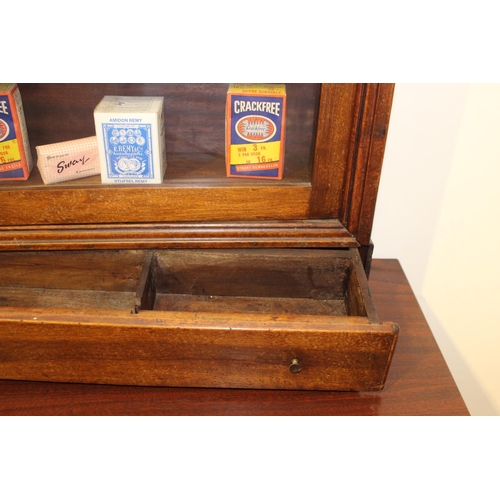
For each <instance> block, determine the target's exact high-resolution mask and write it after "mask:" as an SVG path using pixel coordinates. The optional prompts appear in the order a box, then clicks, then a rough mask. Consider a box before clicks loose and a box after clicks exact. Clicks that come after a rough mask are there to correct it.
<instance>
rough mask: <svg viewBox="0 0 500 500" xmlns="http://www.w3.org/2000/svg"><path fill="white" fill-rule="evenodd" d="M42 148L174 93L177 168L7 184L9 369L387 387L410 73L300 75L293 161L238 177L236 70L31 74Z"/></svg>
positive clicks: (288, 156) (169, 131)
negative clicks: (381, 277)
mask: <svg viewBox="0 0 500 500" xmlns="http://www.w3.org/2000/svg"><path fill="white" fill-rule="evenodd" d="M19 88H20V91H21V97H22V100H23V105H24V112H25V117H26V123H27V128H28V134H29V139H30V143H31V149H32V153H33V156H34V159H35V161H36V151H35V147H36V146H39V145H43V144H51V143H55V142H62V141H66V140H71V139H78V138H83V137H88V136H91V135H95V126H94V121H93V110H94V108H95V106H96V105H97V104H98V103H99V101H100V100H101V99H102V97H103V96H105V95H132V96H138V95H144V96H158V95H160V96H163V97H164V106H165V109H164V113H165V134H166V149H167V170H166V174H165V177H164V180H163V183H162V184H157V185H147V186H145V185H140V186H137V185H118V186H116V185H109V184H107V185H104V184H102V183H101V179H100V176H94V177H89V178H85V179H79V180H76V181H69V182H65V183H60V184H53V185H44V184H43V182H42V180H41V177H40V174H39V172H38V170H37V168H36V166H35V167H34V169H33V171H32V173H31V175H30V178H29V179H28V180H27V181H8V182H1V183H0V207H1V210H0V252H1V253H0V259H1V263H2V272H1V275H0V378H2V379H12V380H35V381H53V382H80V383H99V384H126V385H153V386H171V387H221V388H224V387H227V388H261V389H304V390H307V389H310V390H343V391H347V390H351V391H364V390H380V389H382V388H383V386H384V383H385V379H386V375H387V373H388V370H389V368H390V363H391V359H392V355H393V352H394V349H395V346H396V341H397V336H398V331H399V328H398V326H397V325H396V324H394V323H382V322H380V321H379V319H378V317H377V313H376V311H375V308H374V306H373V303H372V300H371V296H370V290H369V285H368V275H369V270H370V259H371V250H372V244H371V240H370V235H371V228H372V222H373V215H374V210H375V203H376V197H377V190H378V184H379V178H380V172H381V167H382V160H383V153H384V148H385V142H386V136H387V130H388V124H389V117H390V109H391V103H392V96H393V90H394V87H393V85H392V84H288V85H287V86H286V90H287V118H286V146H285V167H284V176H283V179H281V180H262V179H235V178H227V177H226V170H225V157H224V151H225V148H224V140H225V134H224V128H225V100H226V92H227V89H228V85H227V84H20V85H19Z"/></svg>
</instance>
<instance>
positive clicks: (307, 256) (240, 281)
mask: <svg viewBox="0 0 500 500" xmlns="http://www.w3.org/2000/svg"><path fill="white" fill-rule="evenodd" d="M357 255H358V254H357V252H356V250H351V249H346V250H319V249H318V250H316V249H315V250H296V249H237V250H235V249H227V250H226V249H219V250H216V249H210V250H199V249H196V250H164V251H161V250H160V251H157V252H155V253H154V255H153V256H152V259H151V262H150V271H149V277H148V279H147V280H146V282H147V285H146V286H145V290H144V292H143V294H142V295H144V296H145V297H148V300H145V301H144V307H143V308H144V309H153V310H161V311H189V312H195V313H203V312H206V313H227V312H232V313H240V314H245V313H249V314H259V313H260V314H276V315H283V314H285V315H290V314H296V315H297V314H298V315H321V316H364V317H366V316H371V315H372V314H375V313H374V311H372V309H371V308H370V307H369V306H368V307H367V303H366V302H367V300H366V293H365V290H364V287H363V286H362V285H363V280H364V282H365V283H366V277H364V271H363V269H362V266H361V262H360V261H359V258H356V257H355V256H357ZM359 273H361V274H362V276H361V279H360V276H359ZM366 290H367V285H366Z"/></svg>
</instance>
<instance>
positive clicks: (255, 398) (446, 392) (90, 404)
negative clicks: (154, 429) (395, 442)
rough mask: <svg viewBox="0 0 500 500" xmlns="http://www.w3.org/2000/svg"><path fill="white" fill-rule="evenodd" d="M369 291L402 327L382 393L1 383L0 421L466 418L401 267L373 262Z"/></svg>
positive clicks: (387, 317)
mask: <svg viewBox="0 0 500 500" xmlns="http://www.w3.org/2000/svg"><path fill="white" fill-rule="evenodd" d="M370 288H371V291H372V295H373V300H374V303H375V306H376V309H377V312H378V315H379V318H380V320H381V321H394V322H396V323H398V324H399V325H400V328H401V332H400V336H399V340H398V344H397V346H396V351H395V354H394V358H393V361H392V365H391V368H390V371H389V375H388V377H387V382H386V385H385V388H384V389H383V390H382V391H380V392H324V391H276V390H239V389H192V388H185V389H178V388H166V387H165V388H163V387H124V386H121V387H120V386H100V385H85V384H59V383H43V382H19V381H0V415H468V414H469V413H468V410H467V407H466V405H465V403H464V401H463V399H462V397H461V395H460V393H459V391H458V388H457V386H456V384H455V382H454V380H453V377H452V376H451V373H450V371H449V369H448V367H447V365H446V362H445V360H444V358H443V356H442V354H441V352H440V350H439V347H438V345H437V343H436V340H435V339H434V336H433V334H432V332H431V330H430V328H429V326H428V324H427V322H426V320H425V317H424V316H423V314H422V311H421V309H420V307H419V305H418V303H417V300H416V298H415V295H414V294H413V291H412V289H411V287H410V285H409V283H408V281H407V279H406V276H405V274H404V271H403V269H402V268H401V266H400V264H399V262H398V261H397V260H393V259H375V260H374V261H373V263H372V269H371V274H370Z"/></svg>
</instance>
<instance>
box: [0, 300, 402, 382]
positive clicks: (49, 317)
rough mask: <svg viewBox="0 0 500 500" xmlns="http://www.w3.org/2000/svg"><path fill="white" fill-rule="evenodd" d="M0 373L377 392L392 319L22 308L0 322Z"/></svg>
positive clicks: (390, 347)
mask: <svg viewBox="0 0 500 500" xmlns="http://www.w3.org/2000/svg"><path fill="white" fill-rule="evenodd" d="M0 331H1V332H2V333H1V334H0V378H4V379H16V380H42V381H54V382H81V383H98V384H124V385H153V386H171V387H227V388H261V389H309V390H311V389H312V390H314V389H316V390H351V391H369V390H380V389H382V388H383V385H384V382H385V378H386V374H387V371H388V368H389V365H390V361H391V358H392V353H393V351H394V347H395V344H396V340H397V334H398V327H397V325H395V324H393V323H383V324H375V325H374V324H369V323H368V321H367V320H364V319H361V318H327V317H321V316H318V317H315V318H314V319H311V318H310V317H306V316H293V317H286V316H282V317H277V316H266V315H234V314H233V315H224V314H203V315H198V314H196V313H193V314H186V313H175V312H169V313H166V312H156V311H144V312H141V313H140V314H138V315H133V314H130V313H128V315H127V314H126V313H123V312H119V311H117V312H114V313H111V312H107V313H106V315H102V314H101V315H98V314H96V316H95V318H94V319H93V320H89V313H88V311H84V312H83V313H81V314H80V315H79V313H78V312H75V311H69V310H68V311H64V310H60V311H56V312H55V313H54V312H47V311H43V310H40V311H36V310H35V311H30V312H28V311H21V310H19V309H18V308H6V309H5V310H4V311H3V313H2V317H1V319H0Z"/></svg>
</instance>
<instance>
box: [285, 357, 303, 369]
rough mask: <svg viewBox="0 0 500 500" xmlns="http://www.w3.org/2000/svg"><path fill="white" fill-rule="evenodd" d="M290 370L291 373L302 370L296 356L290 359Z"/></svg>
mask: <svg viewBox="0 0 500 500" xmlns="http://www.w3.org/2000/svg"><path fill="white" fill-rule="evenodd" d="M288 368H290V371H291V372H292V373H299V372H300V371H301V370H302V365H301V364H300V360H299V359H297V358H293V359H292V361H290V366H289V367H288Z"/></svg>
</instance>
